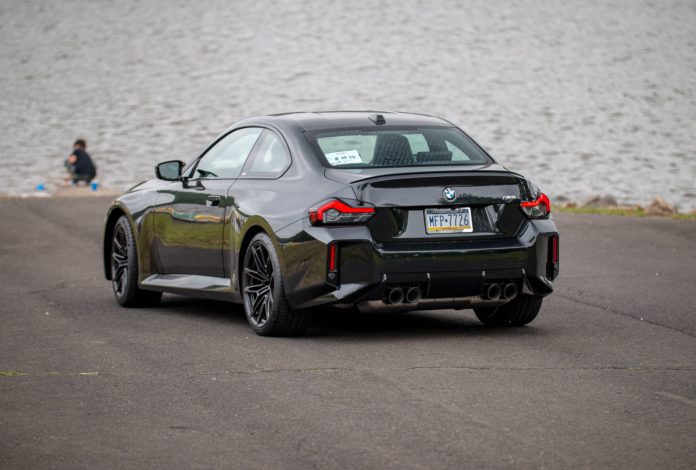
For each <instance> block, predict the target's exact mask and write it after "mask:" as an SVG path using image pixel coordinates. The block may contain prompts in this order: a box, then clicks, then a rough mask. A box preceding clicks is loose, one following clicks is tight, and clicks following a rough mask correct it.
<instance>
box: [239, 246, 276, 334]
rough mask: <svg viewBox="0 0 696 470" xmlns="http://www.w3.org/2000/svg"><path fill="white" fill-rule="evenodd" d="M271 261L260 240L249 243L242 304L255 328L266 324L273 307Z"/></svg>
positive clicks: (245, 261) (245, 263)
mask: <svg viewBox="0 0 696 470" xmlns="http://www.w3.org/2000/svg"><path fill="white" fill-rule="evenodd" d="M273 280H274V279H273V263H272V262H271V255H270V253H269V252H268V250H267V249H266V247H265V245H264V244H263V242H262V241H261V240H256V241H254V242H253V243H252V244H251V245H249V249H248V251H247V255H246V257H245V260H244V306H245V309H246V311H247V312H248V318H249V323H251V325H252V326H253V327H255V328H261V327H263V325H265V324H266V322H267V321H268V318H269V316H270V312H271V311H272V309H273V294H274V292H273V289H274V287H275V285H274V282H273Z"/></svg>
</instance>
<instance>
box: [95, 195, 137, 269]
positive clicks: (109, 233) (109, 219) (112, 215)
mask: <svg viewBox="0 0 696 470" xmlns="http://www.w3.org/2000/svg"><path fill="white" fill-rule="evenodd" d="M122 216H125V217H126V220H128V223H129V224H130V226H131V230H132V231H133V234H134V235H136V233H137V232H136V230H135V225H134V224H133V219H132V217H131V215H130V213H129V212H128V210H127V209H126V208H125V207H123V206H121V205H120V204H117V205H114V206H111V208H110V209H109V211H108V213H107V215H106V222H105V223H104V238H103V243H102V257H103V263H104V277H106V279H108V280H109V281H110V280H111V243H112V238H113V234H114V228H115V227H116V222H118V220H119V219H120V218H121V217H122ZM134 238H135V239H136V240H137V236H135V237H134ZM135 252H136V256H138V253H139V250H138V244H137V242H136V244H135Z"/></svg>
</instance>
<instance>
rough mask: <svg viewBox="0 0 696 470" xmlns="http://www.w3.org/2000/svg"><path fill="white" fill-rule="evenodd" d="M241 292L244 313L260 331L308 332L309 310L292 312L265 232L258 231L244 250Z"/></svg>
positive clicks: (274, 333)
mask: <svg viewBox="0 0 696 470" xmlns="http://www.w3.org/2000/svg"><path fill="white" fill-rule="evenodd" d="M242 293H243V297H244V312H245V313H246V316H247V320H248V322H249V325H250V326H251V327H252V328H253V329H254V331H255V332H256V333H257V334H259V335H261V336H295V335H299V334H302V333H305V332H306V330H307V327H308V324H309V318H308V315H309V313H308V312H306V311H300V310H295V311H293V310H292V309H291V308H290V306H289V305H288V301H287V299H286V298H285V292H284V290H283V276H282V273H281V272H280V263H279V261H278V255H277V254H276V251H275V248H274V246H273V242H272V241H271V239H270V238H269V236H268V235H266V234H265V233H259V234H257V235H256V236H255V237H254V238H253V239H252V240H251V243H249V247H248V248H247V250H246V252H245V253H244V262H243V271H242Z"/></svg>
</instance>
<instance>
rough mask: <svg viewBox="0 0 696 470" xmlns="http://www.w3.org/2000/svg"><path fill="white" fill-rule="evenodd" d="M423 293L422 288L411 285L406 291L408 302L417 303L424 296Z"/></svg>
mask: <svg viewBox="0 0 696 470" xmlns="http://www.w3.org/2000/svg"><path fill="white" fill-rule="evenodd" d="M422 295H423V293H422V292H421V288H420V287H417V286H414V287H409V289H408V290H407V291H406V303H409V304H415V303H418V302H419V301H420V299H421V297H422Z"/></svg>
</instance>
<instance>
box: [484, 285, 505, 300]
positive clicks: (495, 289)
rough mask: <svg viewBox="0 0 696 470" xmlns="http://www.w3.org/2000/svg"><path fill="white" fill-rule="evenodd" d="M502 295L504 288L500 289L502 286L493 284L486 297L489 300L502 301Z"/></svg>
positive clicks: (487, 290)
mask: <svg viewBox="0 0 696 470" xmlns="http://www.w3.org/2000/svg"><path fill="white" fill-rule="evenodd" d="M502 293H503V288H502V287H500V284H491V285H489V286H488V289H486V297H488V299H489V300H498V299H500V296H501V295H502Z"/></svg>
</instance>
